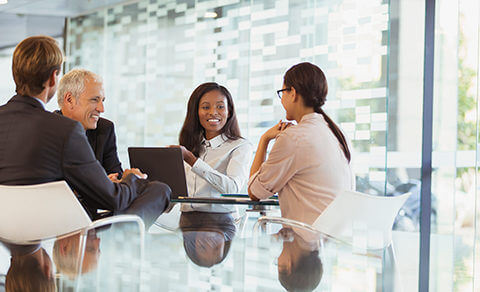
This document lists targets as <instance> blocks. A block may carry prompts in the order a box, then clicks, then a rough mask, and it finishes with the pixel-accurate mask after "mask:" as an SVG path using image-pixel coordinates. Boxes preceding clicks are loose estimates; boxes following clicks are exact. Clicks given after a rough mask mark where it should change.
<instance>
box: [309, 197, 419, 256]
mask: <svg viewBox="0 0 480 292" xmlns="http://www.w3.org/2000/svg"><path fill="white" fill-rule="evenodd" d="M409 196H410V193H405V194H402V195H400V196H394V197H392V196H373V195H368V194H364V193H360V192H355V191H342V192H340V193H339V194H338V195H337V197H336V198H335V199H334V200H333V202H332V203H330V205H328V207H327V208H326V209H325V210H324V211H323V212H322V214H321V215H320V216H319V217H318V218H317V220H315V222H314V223H313V224H312V225H313V227H314V228H315V229H317V230H319V231H320V232H322V233H325V234H328V235H330V236H332V237H334V238H337V239H340V240H343V241H347V242H349V243H351V244H353V245H354V246H359V247H365V248H367V249H381V248H384V247H386V246H388V245H389V244H390V243H391V241H392V226H393V222H394V220H395V217H396V216H397V213H398V211H399V210H400V208H401V207H402V205H403V204H404V203H405V201H406V200H407V198H408V197H409Z"/></svg>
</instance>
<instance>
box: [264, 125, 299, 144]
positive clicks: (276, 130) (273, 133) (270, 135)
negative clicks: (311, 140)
mask: <svg viewBox="0 0 480 292" xmlns="http://www.w3.org/2000/svg"><path fill="white" fill-rule="evenodd" d="M291 125H293V124H292V123H291V122H282V121H280V122H278V124H276V125H275V126H273V127H271V128H270V129H268V130H267V131H266V132H265V133H264V134H263V135H262V139H265V140H266V141H270V140H273V139H275V138H277V136H278V134H280V133H281V132H282V131H284V130H285V129H286V128H288V127H290V126H291Z"/></svg>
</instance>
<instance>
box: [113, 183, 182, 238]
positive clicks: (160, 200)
mask: <svg viewBox="0 0 480 292" xmlns="http://www.w3.org/2000/svg"><path fill="white" fill-rule="evenodd" d="M171 193H172V191H171V190H170V187H169V186H168V185H167V184H164V183H162V182H158V181H152V182H149V183H147V184H146V186H145V188H143V190H142V191H141V192H140V193H139V194H138V197H137V198H136V199H135V200H133V202H132V204H131V205H130V206H129V207H128V208H127V209H125V210H122V211H119V212H115V215H118V214H131V215H137V216H138V217H140V218H142V219H143V222H144V223H145V229H148V228H149V227H150V226H152V224H153V223H154V222H155V220H157V218H158V216H160V215H161V214H162V213H163V212H164V211H165V209H166V208H167V206H168V204H169V203H170V194H171Z"/></svg>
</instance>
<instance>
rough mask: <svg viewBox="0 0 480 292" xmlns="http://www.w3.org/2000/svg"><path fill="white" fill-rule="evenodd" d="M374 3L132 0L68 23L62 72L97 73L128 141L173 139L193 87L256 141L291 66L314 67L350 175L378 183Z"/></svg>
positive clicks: (379, 93) (382, 56)
mask: <svg viewBox="0 0 480 292" xmlns="http://www.w3.org/2000/svg"><path fill="white" fill-rule="evenodd" d="M383 2H384V1H382V0H364V1H361V2H359V1H355V0H308V1H305V0H278V1H272V0H267V1H259V0H251V1H243V0H204V1H200V0H197V1H189V0H175V1H173V0H148V1H145V0H142V1H138V2H133V3H130V4H125V5H123V6H117V7H113V8H108V9H104V10H101V11H97V12H95V13H92V14H89V15H85V16H81V17H77V18H73V19H70V20H69V25H68V29H67V32H68V34H67V55H68V60H67V70H68V69H71V68H74V67H84V68H87V69H90V70H93V71H95V72H97V73H99V74H100V75H102V76H103V77H104V80H105V90H106V96H107V102H106V112H105V116H106V117H107V118H109V119H111V120H113V121H114V122H115V124H116V131H117V136H118V144H119V145H118V146H119V154H120V156H121V160H122V162H123V164H124V167H128V156H127V147H128V146H134V145H136V146H143V145H145V146H164V145H169V144H176V143H178V142H177V141H178V133H179V130H180V128H181V126H182V123H183V119H184V117H185V112H186V102H187V100H188V98H189V96H190V94H191V92H192V91H193V89H194V88H195V87H196V86H198V85H199V84H200V83H202V82H206V81H216V82H219V83H221V84H224V85H225V86H226V87H227V88H228V89H229V90H230V91H231V93H232V95H233V97H234V101H235V105H236V109H237V114H238V117H239V120H240V126H241V129H242V134H243V135H244V136H245V137H247V138H248V139H250V140H251V142H252V143H254V144H255V145H256V143H257V142H258V139H259V137H260V135H261V134H262V133H263V132H264V131H265V130H266V129H267V128H269V127H270V126H271V125H273V124H274V123H275V122H276V121H278V120H279V119H281V118H283V117H284V110H283V108H282V106H281V103H280V100H279V99H278V97H276V94H275V91H276V90H277V89H280V88H281V86H282V78H283V74H284V72H285V71H286V70H287V69H288V68H289V67H290V66H292V65H294V64H295V63H298V62H300V61H310V62H313V63H315V64H317V65H319V66H320V67H321V68H322V69H323V70H324V71H325V73H326V75H327V78H328V82H329V95H328V102H327V104H326V110H327V112H328V113H329V114H330V115H331V116H332V118H333V119H334V120H336V121H338V122H339V123H340V125H341V127H342V128H343V130H344V131H345V132H346V133H347V135H348V136H349V138H350V139H351V140H352V145H353V146H354V149H355V154H356V155H355V157H356V159H355V161H354V169H355V172H356V174H357V176H359V177H362V178H365V179H366V181H368V182H371V183H373V182H375V183H378V184H380V185H382V184H383V183H384V182H385V163H386V162H385V154H386V153H385V151H386V129H387V113H386V104H387V102H386V95H387V88H386V86H387V85H386V84H387V80H386V77H387V73H386V72H387V62H388V57H387V51H388V50H387V45H388V4H384V3H383Z"/></svg>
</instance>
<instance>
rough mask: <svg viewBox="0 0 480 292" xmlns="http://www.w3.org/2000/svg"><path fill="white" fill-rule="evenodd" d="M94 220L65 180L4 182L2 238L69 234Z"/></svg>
mask: <svg viewBox="0 0 480 292" xmlns="http://www.w3.org/2000/svg"><path fill="white" fill-rule="evenodd" d="M91 222H92V221H91V220H90V218H89V217H88V215H87V213H86V212H85V210H84V209H83V207H82V205H80V203H79V201H78V200H77V198H76V197H75V195H74V194H73V192H72V190H71V189H70V188H69V186H68V185H67V183H66V182H65V181H57V182H51V183H45V184H38V185H28V186H5V185H0V238H1V239H3V240H5V241H8V242H11V243H18V244H22V243H23V244H27V243H31V242H35V241H39V240H42V239H48V238H52V237H55V236H58V235H62V234H67V233H70V232H73V231H76V230H79V229H81V228H84V227H87V226H89V224H90V223H91Z"/></svg>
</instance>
